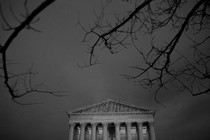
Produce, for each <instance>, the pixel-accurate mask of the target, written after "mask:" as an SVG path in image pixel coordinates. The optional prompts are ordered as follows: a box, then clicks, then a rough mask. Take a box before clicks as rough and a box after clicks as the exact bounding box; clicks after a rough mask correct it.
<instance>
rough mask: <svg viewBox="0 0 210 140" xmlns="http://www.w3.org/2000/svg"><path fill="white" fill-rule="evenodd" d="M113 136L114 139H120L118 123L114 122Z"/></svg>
mask: <svg viewBox="0 0 210 140" xmlns="http://www.w3.org/2000/svg"><path fill="white" fill-rule="evenodd" d="M115 135H116V136H115V137H116V140H120V123H118V122H117V123H115Z"/></svg>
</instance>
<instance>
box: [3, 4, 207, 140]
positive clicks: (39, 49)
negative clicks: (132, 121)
mask: <svg viewBox="0 0 210 140" xmlns="http://www.w3.org/2000/svg"><path fill="white" fill-rule="evenodd" d="M40 2H41V1H38V0H37V1H29V9H33V8H35V6H37V5H38V4H39V3H40ZM119 2H120V1H119ZM100 4H101V3H100V1H99V0H89V1H87V0H58V1H56V2H54V3H53V4H52V5H50V6H49V7H48V8H47V9H46V10H45V11H43V12H42V13H41V14H40V15H39V17H40V21H39V22H38V23H36V24H34V27H36V28H37V29H39V30H41V31H42V32H41V33H37V32H33V31H26V30H24V31H23V32H21V34H20V35H19V36H18V37H17V38H16V39H15V40H14V42H13V43H12V45H11V46H10V48H9V50H8V59H9V60H11V61H12V62H15V63H17V64H15V65H12V66H10V70H11V71H12V72H16V73H18V72H24V71H26V70H27V69H28V68H29V67H30V66H31V65H32V64H33V70H34V71H35V72H38V75H37V76H36V79H34V82H36V83H43V84H42V86H41V87H40V88H43V89H47V90H61V91H68V92H66V93H64V94H66V95H68V96H65V97H59V98H58V97H54V96H51V95H49V94H40V93H35V94H31V95H27V96H25V97H23V98H21V99H18V101H19V102H22V103H31V102H41V104H37V105H27V106H21V105H18V104H16V103H14V102H13V101H12V100H11V97H10V95H9V93H8V91H7V89H6V88H5V87H4V86H3V80H2V79H0V82H1V86H0V93H1V98H0V104H1V105H0V139H2V140H14V139H16V140H19V139H21V140H37V139H38V140H58V139H62V140H65V139H66V140H67V139H68V131H69V130H68V116H67V113H66V112H67V111H71V110H74V109H76V108H79V107H83V106H86V105H91V104H94V103H98V102H101V101H104V100H107V99H114V100H118V101H121V102H125V103H127V104H134V105H136V106H139V107H144V108H148V109H153V110H157V114H156V116H155V130H156V137H157V140H168V139H170V140H177V139H179V140H198V139H199V140H209V139H210V125H209V122H210V111H209V106H210V102H209V101H210V96H209V95H202V96H197V97H192V96H190V95H189V94H188V93H179V92H178V91H176V90H174V89H173V88H171V89H168V90H165V91H162V92H161V94H160V95H159V99H160V101H161V102H162V103H163V104H164V105H165V106H166V108H163V107H162V106H161V105H159V104H158V103H156V102H155V101H154V98H153V97H154V94H153V93H154V92H153V91H154V90H153V89H143V88H142V87H138V86H135V85H134V84H133V83H132V82H131V81H130V82H129V81H127V80H126V79H125V78H123V77H121V76H120V74H127V73H130V72H131V71H130V69H129V68H128V66H132V65H135V64H136V62H137V60H138V59H137V58H138V54H137V52H136V51H135V49H134V48H132V47H131V48H129V49H126V50H122V51H121V52H120V53H118V54H115V55H111V54H106V55H104V56H103V62H104V63H103V64H100V65H96V66H93V67H89V68H85V69H81V68H80V67H78V65H82V64H85V62H87V61H88V54H87V53H86V51H87V44H85V43H81V41H82V39H83V36H84V32H83V31H82V30H81V29H80V28H79V27H78V26H77V22H78V17H79V19H80V21H81V23H82V24H83V25H85V26H88V25H89V24H91V23H93V20H94V19H95V18H94V16H93V11H94V10H96V11H97V10H99V9H100ZM1 5H2V7H3V11H4V12H5V14H6V15H7V17H8V20H9V21H10V23H12V24H13V25H15V24H16V23H17V22H16V21H14V19H12V18H10V17H11V14H10V12H9V10H8V9H9V6H10V5H11V7H12V8H13V9H14V11H15V13H17V14H18V13H20V12H23V11H24V10H23V1H22V0H17V1H14V0H1ZM122 5H124V6H126V3H122ZM0 21H2V20H0ZM0 33H1V38H0V39H1V42H3V41H4V40H5V38H6V37H7V34H3V35H2V33H3V32H2V30H0Z"/></svg>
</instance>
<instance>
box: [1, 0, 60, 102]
mask: <svg viewBox="0 0 210 140" xmlns="http://www.w3.org/2000/svg"><path fill="white" fill-rule="evenodd" d="M54 1H55V0H45V1H44V2H42V3H41V4H40V5H39V6H38V7H36V8H35V9H34V10H33V11H32V12H31V13H30V12H29V10H28V8H27V2H28V1H27V0H25V2H24V7H25V13H24V14H21V16H22V17H23V18H24V20H23V21H21V20H19V19H18V17H17V16H16V15H15V13H14V12H13V10H12V8H11V7H10V12H11V13H12V15H13V17H14V19H16V21H18V23H19V25H18V26H15V27H13V26H12V25H10V23H9V21H8V20H7V18H6V16H5V15H4V13H3V10H2V8H1V5H0V14H1V18H2V19H3V25H2V27H3V30H4V31H10V32H11V34H10V35H9V37H8V39H7V40H6V41H5V43H4V44H3V43H2V44H1V45H0V53H1V55H2V59H1V62H0V64H1V67H0V70H1V71H2V75H1V78H3V79H4V85H5V87H6V88H7V89H8V91H9V93H10V95H11V97H12V99H13V100H14V101H15V102H16V103H18V102H17V101H16V100H15V99H16V98H20V97H23V96H25V95H27V94H30V93H33V92H39V93H47V94H51V95H54V96H58V97H60V96H62V95H58V94H56V93H59V92H56V91H48V90H39V89H38V88H37V86H38V85H33V84H32V77H33V76H34V75H36V73H33V72H32V66H31V67H30V68H29V70H28V71H27V72H25V73H21V74H13V73H11V72H10V71H9V70H8V65H9V62H8V60H7V51H8V49H9V48H10V46H11V44H12V42H13V41H14V40H15V38H16V37H17V36H18V35H19V33H20V32H22V31H23V30H24V29H28V30H33V31H37V32H40V31H39V30H37V29H35V28H34V27H32V24H34V23H36V22H38V21H39V18H37V19H35V18H36V17H37V15H39V14H40V13H41V12H42V11H44V10H45V9H46V8H47V7H48V6H49V5H51V4H52V3H53V2H54ZM12 80H13V81H14V82H12ZM20 80H21V81H22V82H23V88H24V89H25V91H24V90H23V91H20V89H18V87H17V85H18V83H19V81H20ZM19 104H20V103H19Z"/></svg>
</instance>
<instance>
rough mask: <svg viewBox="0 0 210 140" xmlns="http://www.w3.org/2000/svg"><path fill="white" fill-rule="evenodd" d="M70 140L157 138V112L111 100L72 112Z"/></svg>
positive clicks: (147, 139) (141, 139)
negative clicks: (155, 125)
mask: <svg viewBox="0 0 210 140" xmlns="http://www.w3.org/2000/svg"><path fill="white" fill-rule="evenodd" d="M68 115H69V140H155V130H154V115H155V112H154V111H151V110H147V109H143V108H139V107H136V106H133V105H127V104H124V103H121V102H118V101H114V100H107V101H104V102H101V103H98V104H94V105H91V106H88V107H85V108H80V109H78V110H75V111H71V112H68Z"/></svg>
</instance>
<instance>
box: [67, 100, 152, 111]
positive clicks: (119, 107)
mask: <svg viewBox="0 0 210 140" xmlns="http://www.w3.org/2000/svg"><path fill="white" fill-rule="evenodd" d="M148 111H149V110H146V109H143V108H139V107H136V106H133V105H127V104H124V103H120V102H118V101H114V100H107V101H105V102H101V103H98V104H94V105H91V106H88V107H84V108H80V109H78V110H75V111H72V112H71V113H70V114H84V113H88V114H89V113H94V114H95V113H113V112H116V113H123V112H148Z"/></svg>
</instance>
